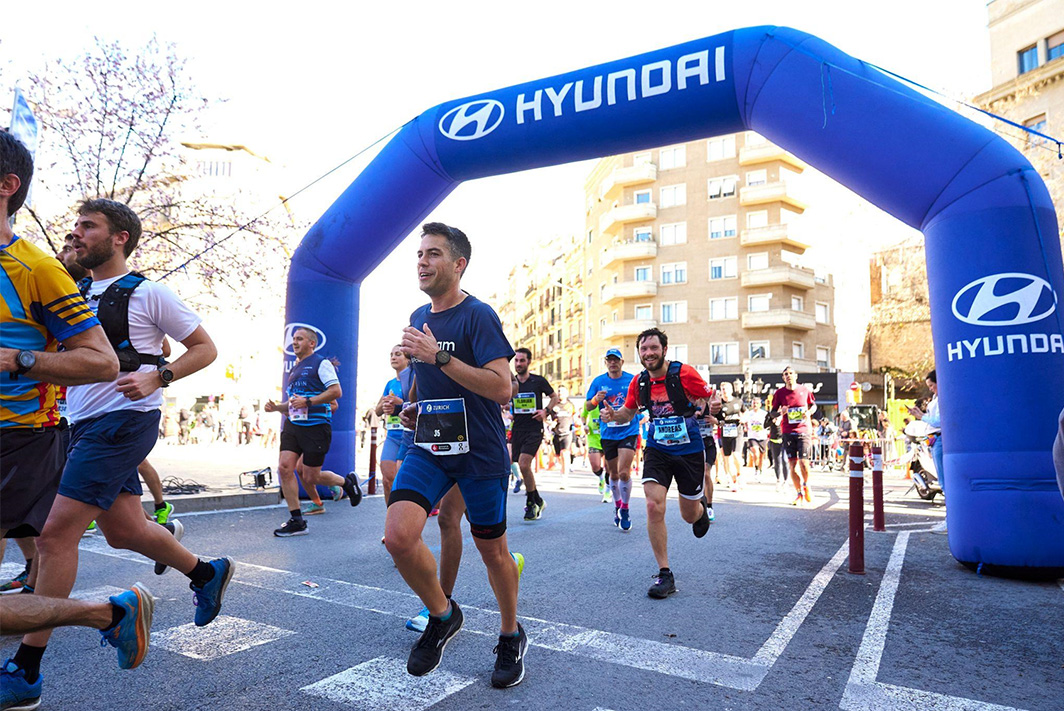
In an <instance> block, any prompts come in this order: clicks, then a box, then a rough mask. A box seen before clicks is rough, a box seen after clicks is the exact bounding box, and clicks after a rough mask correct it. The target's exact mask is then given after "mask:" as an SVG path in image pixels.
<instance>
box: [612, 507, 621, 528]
mask: <svg viewBox="0 0 1064 711" xmlns="http://www.w3.org/2000/svg"><path fill="white" fill-rule="evenodd" d="M613 525H614V526H616V527H617V528H620V527H621V505H620V504H617V505H616V506H615V507H613Z"/></svg>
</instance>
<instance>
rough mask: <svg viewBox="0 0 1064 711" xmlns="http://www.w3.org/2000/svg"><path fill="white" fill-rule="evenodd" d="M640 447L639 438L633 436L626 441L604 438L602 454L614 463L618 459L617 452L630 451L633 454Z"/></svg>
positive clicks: (625, 439)
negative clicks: (621, 450)
mask: <svg viewBox="0 0 1064 711" xmlns="http://www.w3.org/2000/svg"><path fill="white" fill-rule="evenodd" d="M638 446H639V436H638V435H631V436H629V437H625V438H624V439H606V438H605V437H603V438H602V454H603V455H604V456H605V457H606V460H607V461H613V460H614V459H616V458H617V450H619V449H630V450H632V451H633V452H634V451H635V449H636V448H637V447H638Z"/></svg>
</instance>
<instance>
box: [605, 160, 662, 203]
mask: <svg viewBox="0 0 1064 711" xmlns="http://www.w3.org/2000/svg"><path fill="white" fill-rule="evenodd" d="M657 179H658V167H657V166H656V165H654V164H653V163H643V164H642V165H633V166H629V167H627V168H617V169H616V170H614V171H613V172H611V173H610V174H609V175H608V176H607V177H606V179H605V180H603V181H602V188H601V189H600V191H599V194H600V195H601V196H602V197H603V198H606V197H611V196H616V195H619V194H620V191H621V189H623V188H627V187H629V186H632V185H642V184H643V183H652V182H654V181H655V180H657Z"/></svg>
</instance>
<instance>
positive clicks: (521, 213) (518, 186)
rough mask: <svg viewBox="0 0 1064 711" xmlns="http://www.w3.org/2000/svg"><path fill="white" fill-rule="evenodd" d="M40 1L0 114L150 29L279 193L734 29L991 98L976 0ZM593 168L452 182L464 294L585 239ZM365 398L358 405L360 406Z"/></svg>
mask: <svg viewBox="0 0 1064 711" xmlns="http://www.w3.org/2000/svg"><path fill="white" fill-rule="evenodd" d="M345 5H346V6H345ZM48 6H49V11H48V12H35V13H29V14H28V15H27V14H23V15H22V16H21V17H20V18H19V22H5V23H3V25H2V26H0V69H2V74H0V105H2V106H4V107H5V108H4V109H0V110H2V111H4V112H5V114H6V110H7V109H6V107H7V106H9V98H7V97H10V96H11V94H10V90H11V86H10V85H11V83H12V82H13V81H15V80H17V79H18V77H19V76H20V75H23V74H24V73H25V72H26V71H29V70H32V69H39V68H40V67H41V66H42V65H43V63H44V62H45V61H46V60H48V61H57V60H58V61H61V60H62V59H63V58H64V57H72V56H74V55H76V54H77V53H78V52H79V51H81V50H83V49H84V48H86V47H88V46H90V45H91V44H92V42H93V36H94V35H96V36H99V37H101V38H103V39H107V40H121V41H123V42H125V43H128V44H131V45H136V44H139V43H143V42H144V41H146V40H147V39H148V38H149V37H151V36H152V35H155V36H156V37H157V38H158V39H159V40H161V41H163V42H172V43H174V44H175V45H176V48H177V51H178V53H179V54H182V55H184V56H186V57H188V58H189V71H190V74H191V75H192V77H193V78H194V80H195V82H196V83H197V85H198V86H199V88H200V90H201V91H202V92H203V93H204V94H206V95H208V96H213V97H218V98H223V99H225V102H224V103H223V104H219V105H217V106H216V107H215V108H213V109H212V110H211V112H210V114H209V115H208V116H205V117H204V125H205V128H206V132H205V133H206V135H205V136H203V137H202V138H207V139H209V140H212V141H218V142H232V143H241V144H244V145H247V146H248V147H250V148H251V149H252V150H254V151H256V152H257V153H259V154H263V155H266V156H267V157H269V158H270V160H271V161H273V162H274V163H276V164H279V165H282V166H284V182H285V183H286V187H285V192H286V194H292V193H294V192H296V191H297V190H298V189H299V188H301V187H303V186H304V185H306V184H308V183H310V182H311V181H313V180H314V179H316V178H318V177H319V176H321V175H323V174H324V173H326V172H327V171H329V170H331V169H333V168H334V167H336V166H337V165H339V164H341V163H343V162H344V161H346V160H347V159H349V158H350V157H352V156H354V155H355V154H356V153H358V152H359V151H361V150H363V149H364V148H366V147H367V146H369V145H371V144H373V143H374V142H375V141H377V139H379V138H381V137H382V136H385V135H387V134H389V133H390V132H392V131H393V130H395V129H397V128H398V127H400V126H401V125H402V124H403V123H405V122H406V121H408V120H409V119H411V118H413V117H414V116H416V115H418V114H420V113H421V112H423V111H424V110H426V109H428V108H430V107H432V106H435V105H436V104H439V103H441V102H444V101H448V100H452V99H455V98H460V97H463V96H467V95H471V94H476V93H481V92H484V91H488V90H492V89H496V88H500V87H505V86H509V85H512V84H517V83H521V82H524V81H528V80H532V79H537V78H540V77H546V76H550V75H553V74H558V73H561V72H566V71H571V70H575V69H579V68H581V67H585V66H589V65H593V64H598V63H602V62H606V61H611V60H615V59H619V58H622V57H626V56H631V55H635V54H640V53H643V52H646V51H650V50H653V49H657V48H661V47H667V46H670V45H674V44H679V43H682V42H686V41H689V40H693V39H698V38H700V37H706V36H710V35H714V34H717V33H720V32H724V31H727V30H731V29H736V28H740V27H748V26H754V25H787V26H791V27H795V28H797V29H800V30H803V31H806V32H810V33H812V34H814V35H817V36H818V37H820V38H822V39H824V40H826V41H828V42H830V43H832V44H834V45H835V46H837V47H839V48H840V49H842V50H843V51H845V52H847V53H849V54H851V55H854V56H855V57H858V58H860V59H863V60H867V61H869V62H872V63H874V64H878V65H880V66H882V67H884V68H887V69H889V70H891V71H894V72H896V73H898V74H900V75H902V76H905V77H908V78H910V79H912V80H914V81H917V82H919V83H921V84H924V85H927V86H929V87H932V88H935V89H938V90H940V91H942V92H943V93H944V94H946V95H947V96H950V97H953V98H968V97H971V96H973V95H975V94H977V93H979V92H981V91H984V90H986V89H987V88H989V86H990V68H989V65H990V58H989V39H988V32H987V27H986V24H987V10H986V3H985V2H982V1H981V0H934V1H933V2H927V0H922V1H913V0H897V1H896V2H890V3H862V2H853V0H849V1H847V2H840V1H834V0H831V1H829V0H824V1H817V0H805V1H801V2H796V1H795V0H786V1H777V0H758V1H757V2H746V3H734V2H727V3H725V2H717V1H716V0H698V1H690V0H674V1H673V2H668V3H660V4H659V3H648V2H630V1H627V0H626V1H622V2H612V3H580V2H572V1H571V0H569V1H567V2H559V1H556V0H541V1H540V2H537V3H534V4H529V5H527V6H525V5H512V6H511V5H509V4H508V3H499V2H479V1H478V2H461V1H458V0H455V1H452V2H449V3H440V2H421V1H420V0H411V1H408V2H404V3H401V4H399V3H372V4H371V3H365V2H363V3H346V4H338V3H335V2H321V1H319V0H304V1H303V2H300V3H296V4H285V5H280V4H277V5H276V9H273V7H274V6H273V5H272V4H261V5H256V6H253V7H254V10H253V11H252V12H250V13H249V12H247V11H246V10H247V9H248V8H249V7H252V6H249V5H247V4H245V3H224V2H217V1H214V2H204V1H203V0H189V1H187V2H183V3H181V4H180V5H179V6H166V9H163V7H162V6H155V5H152V4H150V3H149V4H145V3H142V2H138V3H134V2H119V1H117V0H110V1H109V0H100V1H99V2H96V3H94V4H93V5H92V10H91V12H86V11H85V9H84V7H85V6H84V4H83V3H79V4H77V5H75V4H74V3H72V2H68V1H67V0H60V1H59V2H50V3H48ZM31 98H32V97H31ZM5 114H0V117H2V116H4V115H5ZM190 138H191V137H190ZM371 155H372V152H371V153H368V154H367V155H365V156H363V157H362V158H361V159H359V160H355V161H352V162H350V163H348V164H347V165H345V166H344V167H343V168H341V169H340V170H338V171H337V172H336V173H335V174H334V175H333V176H332V177H330V178H329V179H326V180H323V181H322V182H320V183H318V184H317V185H315V186H314V187H313V188H311V189H310V190H308V191H307V192H306V193H304V194H303V195H301V196H300V197H298V198H296V199H295V200H293V201H292V203H291V204H290V207H291V208H292V210H293V211H294V212H295V213H296V214H297V215H299V216H300V217H302V218H304V219H306V220H308V221H311V222H312V221H313V220H314V219H316V217H317V216H319V215H320V214H321V213H322V212H323V211H324V210H325V209H326V208H327V207H328V206H329V205H330V204H331V203H332V201H333V200H334V199H335V198H336V197H337V196H338V195H339V194H340V192H341V191H342V190H343V189H344V188H346V187H347V185H348V184H350V182H351V181H352V180H354V178H355V177H356V176H357V175H358V173H359V171H360V170H361V169H362V168H363V167H365V165H366V164H367V162H368V160H369V158H370V157H371ZM591 167H592V163H589V162H584V163H573V164H568V165H565V166H558V167H554V168H544V169H539V170H535V171H528V172H525V173H519V174H514V175H508V176H500V177H495V178H487V179H482V180H478V181H472V182H469V183H465V184H463V185H460V186H459V187H458V188H457V189H456V190H455V192H454V193H452V195H451V196H450V197H449V198H448V199H447V200H445V201H444V202H443V203H442V204H441V205H440V206H439V207H438V208H437V209H436V211H435V212H434V213H433V215H432V216H431V219H437V220H440V221H443V222H447V223H449V224H454V225H457V226H459V227H461V228H462V229H463V230H464V231H465V232H466V233H467V234H468V235H469V236H470V238H471V241H472V243H473V250H474V251H473V259H472V260H471V263H470V268H469V272H468V273H467V277H466V278H465V279H464V281H463V285H464V286H465V288H466V289H467V290H468V291H470V292H471V293H473V294H475V295H478V296H480V297H481V298H487V297H488V296H490V295H491V294H492V293H493V292H495V291H496V290H498V289H500V287H501V286H502V284H503V283H504V280H505V278H506V275H507V273H508V272H509V269H510V267H511V266H513V265H514V264H515V263H517V262H519V261H521V259H522V258H523V256H522V255H523V254H526V253H527V250H528V249H530V248H531V247H515V245H532V244H533V243H534V242H535V241H536V240H538V239H540V238H543V237H549V236H553V235H558V234H572V233H574V232H582V230H583V224H584V214H583V205H584V197H583V185H584V180H585V179H586V177H587V175H588V173H589V171H590V170H591ZM845 218H846V216H845V215H843V216H840V219H845ZM880 224H889V223H884V222H881V223H880ZM885 229H889V227H888V228H885ZM898 234H902V233H900V232H899V233H898ZM415 250H416V239H415V238H407V240H405V241H404V242H403V244H402V245H400V246H399V247H398V248H397V249H396V250H395V252H393V254H392V255H391V256H390V257H389V258H388V259H386V260H385V261H384V262H383V263H382V264H381V265H380V266H379V267H378V268H377V270H376V271H375V272H374V274H373V275H371V276H370V277H369V278H368V279H367V280H366V282H365V283H364V284H363V286H362V303H363V308H362V314H361V318H360V323H361V328H360V332H361V333H362V334H363V338H362V341H361V344H360V355H359V376H360V377H359V381H360V382H359V386H360V387H359V391H360V393H364V392H369V391H378V390H379V389H381V388H382V387H383V383H384V380H385V379H386V378H387V377H390V375H389V373H390V369H389V368H388V367H387V354H388V351H389V349H390V347H391V345H392V344H393V342H394V341H395V340H397V338H398V333H399V329H400V327H401V326H402V325H403V323H402V321H405V316H406V314H409V313H410V312H411V311H412V310H413V309H414V308H416V307H417V306H418V305H420V304H421V303H423V302H424V296H423V295H422V294H421V293H420V292H418V290H417V289H416V281H415V276H414V259H415V257H414V252H415ZM404 284H406V285H408V286H409V288H403V285H404ZM397 285H398V287H399V288H396V287H397ZM397 314H398V315H399V316H398V317H397V316H396V315H397ZM282 325H283V323H282ZM277 328H278V329H279V326H278V327H277ZM365 334H373V336H372V337H366V335H365ZM389 334H394V337H392V336H391V335H389ZM378 383H379V385H378ZM364 399H365V398H360V403H359V407H360V408H361V409H364V408H365V407H366V406H367V405H369V404H371V403H368V402H364V401H363V400H364Z"/></svg>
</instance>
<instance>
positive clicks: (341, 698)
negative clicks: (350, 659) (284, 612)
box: [301, 657, 475, 711]
mask: <svg viewBox="0 0 1064 711" xmlns="http://www.w3.org/2000/svg"><path fill="white" fill-rule="evenodd" d="M474 681H475V679H472V678H470V677H464V676H458V675H457V674H452V673H451V672H448V671H445V670H443V669H437V670H436V671H434V672H432V673H431V674H429V675H427V676H422V677H415V676H410V674H408V673H407V671H406V661H405V660H403V659H391V658H388V657H377V658H376V659H371V660H369V661H368V662H363V663H361V664H359V665H357V666H353V667H351V668H350V669H347V670H345V671H342V672H340V673H339V674H334V675H333V676H330V677H327V678H325V679H322V680H321V681H318V682H315V683H313V684H311V685H310V686H304V687H303V688H302V689H301V691H303V692H305V693H307V694H311V695H313V696H318V697H321V698H324V699H328V700H329V701H333V702H335V703H338V704H343V705H345V706H348V707H350V708H353V709H362V710H364V711H380V710H381V709H390V710H394V711H423V710H424V709H427V708H429V707H430V706H434V705H435V704H438V703H439V702H441V701H443V700H444V699H446V698H447V697H448V696H450V695H451V694H454V693H457V692H459V691H461V690H462V689H464V688H466V687H467V686H469V685H470V684H472V683H473V682H474Z"/></svg>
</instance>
